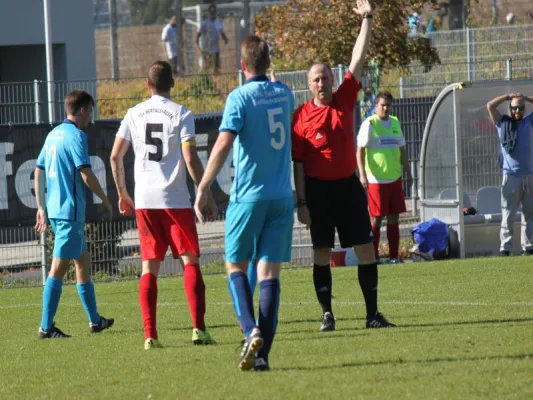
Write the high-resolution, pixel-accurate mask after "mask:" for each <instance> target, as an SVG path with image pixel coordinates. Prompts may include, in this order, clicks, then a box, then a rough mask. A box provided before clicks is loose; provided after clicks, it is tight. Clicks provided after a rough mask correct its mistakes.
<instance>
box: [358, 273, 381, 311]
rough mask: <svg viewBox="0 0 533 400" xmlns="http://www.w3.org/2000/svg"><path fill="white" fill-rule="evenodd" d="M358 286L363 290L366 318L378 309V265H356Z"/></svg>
mask: <svg viewBox="0 0 533 400" xmlns="http://www.w3.org/2000/svg"><path fill="white" fill-rule="evenodd" d="M357 276H358V278H359V286H361V291H362V292H363V297H364V298H365V305H366V316H367V318H368V317H370V316H373V315H376V313H377V311H378V265H377V264H376V263H372V264H359V266H358V267H357Z"/></svg>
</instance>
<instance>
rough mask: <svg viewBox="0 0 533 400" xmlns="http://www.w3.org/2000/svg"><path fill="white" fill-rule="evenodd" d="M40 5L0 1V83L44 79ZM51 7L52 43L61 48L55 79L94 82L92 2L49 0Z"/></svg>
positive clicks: (28, 0)
mask: <svg viewBox="0 0 533 400" xmlns="http://www.w3.org/2000/svg"><path fill="white" fill-rule="evenodd" d="M43 3H44V1H43V0H0V8H1V12H0V65H1V66H2V68H1V70H2V73H3V75H0V79H1V80H2V81H4V82H5V81H17V80H18V81H20V80H21V78H23V80H27V81H31V80H33V79H43V80H44V79H46V60H45V57H44V54H45V52H44V4H43ZM50 6H51V7H50V8H51V16H52V42H53V43H54V45H56V44H57V45H60V46H59V48H60V51H58V53H57V54H56V55H55V56H54V64H55V65H57V66H58V67H59V68H58V71H57V73H56V74H55V76H56V77H57V79H61V80H64V79H68V80H71V81H72V80H85V79H96V59H95V42H94V26H93V4H92V0H50ZM7 46H9V47H7ZM13 46H16V47H13ZM19 46H20V47H19ZM26 46H37V47H26ZM31 49H34V51H32V50H31ZM17 54H18V56H17ZM14 66H16V68H15V67H14ZM7 71H11V73H8V72H7ZM43 74H44V75H43ZM14 78H16V79H14Z"/></svg>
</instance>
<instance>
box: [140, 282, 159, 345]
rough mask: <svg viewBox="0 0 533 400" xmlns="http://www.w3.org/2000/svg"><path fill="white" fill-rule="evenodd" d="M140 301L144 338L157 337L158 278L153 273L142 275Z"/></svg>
mask: <svg viewBox="0 0 533 400" xmlns="http://www.w3.org/2000/svg"><path fill="white" fill-rule="evenodd" d="M139 303H140V304H141V314H142V318H143V324H144V338H145V339H148V338H152V339H157V327H156V311H157V278H156V277H155V275H152V274H144V275H142V276H141V281H140V285H139Z"/></svg>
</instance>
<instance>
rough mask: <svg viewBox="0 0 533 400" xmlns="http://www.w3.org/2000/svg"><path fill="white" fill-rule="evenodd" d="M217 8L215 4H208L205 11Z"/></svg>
mask: <svg viewBox="0 0 533 400" xmlns="http://www.w3.org/2000/svg"><path fill="white" fill-rule="evenodd" d="M216 9H217V5H216V4H210V5H209V7H207V11H211V10H215V11H216Z"/></svg>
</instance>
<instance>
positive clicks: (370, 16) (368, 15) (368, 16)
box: [363, 13, 372, 19]
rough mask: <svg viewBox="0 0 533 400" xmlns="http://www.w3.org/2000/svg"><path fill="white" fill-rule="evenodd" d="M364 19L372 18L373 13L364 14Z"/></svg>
mask: <svg viewBox="0 0 533 400" xmlns="http://www.w3.org/2000/svg"><path fill="white" fill-rule="evenodd" d="M363 18H365V19H367V18H372V13H370V14H369V13H364V14H363Z"/></svg>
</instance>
